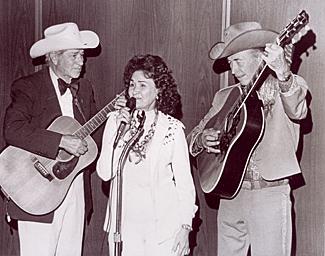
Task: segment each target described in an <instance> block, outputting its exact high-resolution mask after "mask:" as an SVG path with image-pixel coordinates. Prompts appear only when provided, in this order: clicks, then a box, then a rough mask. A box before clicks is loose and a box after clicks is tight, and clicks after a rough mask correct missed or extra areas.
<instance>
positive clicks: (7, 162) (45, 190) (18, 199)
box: [0, 91, 125, 215]
mask: <svg viewBox="0 0 325 256" xmlns="http://www.w3.org/2000/svg"><path fill="white" fill-rule="evenodd" d="M122 95H125V91H123V92H122V93H121V94H119V95H118V96H116V98H115V99H113V100H112V101H111V102H110V103H108V104H107V105H106V106H105V107H104V108H103V109H102V110H100V111H99V112H98V113H97V114H96V115H95V116H93V117H92V118H91V119H90V120H89V121H88V122H87V123H85V124H84V125H83V126H81V125H80V124H79V122H78V121H77V120H75V119H73V118H72V117H69V116H60V117H58V118H57V119H55V120H54V122H53V123H52V124H51V125H50V126H49V127H48V129H47V130H50V131H54V132H59V133H61V134H75V135H77V136H78V137H79V138H81V139H84V140H85V141H86V142H87V144H88V151H87V152H86V154H84V155H82V156H80V157H75V156H73V155H71V154H69V153H68V152H67V151H65V150H59V152H58V155H57V157H56V159H55V160H53V159H49V158H46V157H42V156H39V155H36V154H33V153H31V152H29V151H26V150H23V149H21V148H17V147H14V146H9V147H7V148H6V149H5V150H4V151H3V152H2V153H1V154H0V186H1V190H2V191H3V192H4V194H5V195H6V196H7V197H8V198H10V200H12V201H13V202H14V203H15V204H16V205H18V206H19V207H20V208H21V209H22V210H24V211H26V212H27V213H30V214H33V215H43V214H46V213H49V212H51V211H53V210H55V209H56V208H57V207H58V206H59V205H60V204H61V203H62V201H63V200H64V198H65V196H66V194H67V193H68V190H69V188H70V185H71V183H72V182H73V180H74V178H75V177H76V176H77V175H78V174H80V173H81V171H82V169H84V168H85V167H87V166H88V165H89V164H91V163H92V162H93V161H94V160H95V159H96V157H97V154H98V149H97V145H96V143H95V142H94V140H93V139H92V138H91V137H90V134H91V133H92V132H94V131H95V130H96V129H97V128H98V127H99V126H100V125H101V124H102V123H103V122H104V121H106V119H107V115H108V113H110V112H111V111H113V110H114V109H115V108H114V104H115V102H116V100H117V99H118V98H119V97H121V96H122Z"/></svg>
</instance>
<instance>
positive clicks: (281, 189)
mask: <svg viewBox="0 0 325 256" xmlns="http://www.w3.org/2000/svg"><path fill="white" fill-rule="evenodd" d="M276 37H277V33H275V32H273V31H270V30H264V29H262V28H261V26H260V24H259V23H257V22H243V23H238V24H235V25H231V26H230V27H228V28H227V29H225V31H224V38H225V40H224V41H225V42H219V43H216V44H215V45H214V46H213V47H212V49H211V50H210V57H211V58H212V59H213V60H214V65H213V69H214V71H215V72H216V73H221V72H223V71H225V70H227V69H230V70H231V72H232V74H233V75H234V77H235V79H237V80H238V82H239V83H237V84H235V85H232V86H229V87H227V88H224V89H221V90H219V91H218V92H217V93H216V95H215V97H214V99H213V102H212V107H211V108H210V110H209V112H208V113H207V114H206V115H205V117H204V118H203V119H202V120H201V121H200V123H199V124H198V125H197V126H196V127H195V128H194V129H193V130H192V131H191V132H190V133H189V135H188V141H189V150H190V153H191V154H192V155H193V156H194V157H196V156H197V157H198V163H200V162H199V161H200V160H199V159H200V155H201V157H202V156H204V155H206V156H207V157H210V156H211V155H212V156H213V159H217V157H219V155H222V156H224V157H225V159H224V160H221V161H222V163H225V161H226V159H231V161H232V165H231V166H232V169H236V168H235V167H236V166H242V167H244V168H242V170H241V172H242V174H241V176H240V177H239V178H241V179H239V181H240V182H239V185H238V188H237V190H236V191H235V193H234V194H232V195H231V196H229V197H227V196H223V197H221V200H220V204H219V211H218V256H229V255H232V256H234V255H247V252H248V250H249V248H250V251H251V255H252V256H256V255H263V256H265V255H274V256H276V255H291V254H290V253H291V241H292V238H291V236H292V223H291V222H292V220H291V201H290V185H289V181H288V177H290V176H292V175H294V174H297V173H300V172H301V170H300V168H299V164H298V161H297V158H296V154H295V153H296V150H297V145H298V140H299V124H297V122H295V121H294V120H301V119H304V118H305V117H306V115H307V108H308V107H307V103H306V99H305V97H306V93H307V84H306V82H305V80H304V79H303V78H301V77H299V76H297V75H295V74H292V73H291V71H290V56H289V55H288V54H287V53H289V52H290V49H291V47H285V48H284V49H283V48H282V47H281V46H279V45H277V44H275V43H272V42H275V39H276ZM263 63H264V67H267V66H268V68H270V70H272V71H271V72H270V73H269V75H268V76H266V79H264V81H263V79H262V84H261V85H260V87H254V86H253V83H252V82H256V81H257V76H256V74H261V73H263V72H260V70H261V69H260V67H261V66H262V67H263ZM267 74H268V73H267ZM254 89H255V94H254ZM233 92H236V94H232V95H237V94H238V95H239V96H238V97H237V99H241V100H244V99H245V96H247V97H250V98H251V97H253V99H254V95H255V100H254V101H255V102H256V104H257V105H256V106H257V111H259V112H260V114H258V116H260V120H259V122H260V123H259V124H258V125H259V126H260V127H259V129H256V130H257V134H256V135H254V136H255V138H256V141H255V142H253V143H252V142H250V144H248V142H249V141H250V139H251V137H252V136H253V135H252V134H250V133H249V132H247V133H246V131H247V130H248V131H250V129H252V128H254V127H248V126H247V127H245V125H243V126H240V125H239V124H238V127H240V128H243V130H241V131H238V130H237V131H236V133H237V134H236V136H239V137H237V141H239V140H240V139H238V138H241V136H246V137H244V138H243V140H242V141H241V142H240V143H239V145H240V148H239V149H238V150H237V149H236V150H235V148H236V147H238V145H237V144H238V143H237V141H236V138H234V137H233V139H234V140H233V141H232V142H231V143H229V148H226V149H225V148H224V146H225V144H223V143H224V141H227V137H226V136H225V135H229V136H233V135H231V134H229V133H227V131H228V130H227V131H224V130H223V129H224V126H220V128H216V127H217V126H213V125H210V126H209V125H208V126H207V127H206V124H207V123H208V121H209V120H210V119H211V118H212V117H219V116H220V115H222V114H224V113H225V112H226V111H228V110H232V109H234V108H231V107H226V106H227V104H226V103H227V102H229V101H230V100H232V99H231V97H229V98H228V96H230V93H233ZM237 92H239V93H237ZM232 97H233V96H232ZM246 102H248V100H247V101H246ZM258 104H261V105H260V106H261V108H258ZM246 105H247V104H246ZM224 106H225V108H223V107H224ZM237 106H238V105H237ZM249 107H250V106H248V105H247V106H246V109H248V108H249ZM222 112H223V113H222ZM241 112H242V113H243V112H245V108H244V107H242V109H241ZM233 113H235V112H233ZM246 113H248V114H247V116H249V115H250V114H252V113H253V112H252V111H248V110H247V111H246ZM254 113H257V112H254ZM228 117H230V115H226V118H228ZM240 118H241V119H242V120H245V118H243V115H240ZM257 119H258V118H257ZM216 120H218V118H217V119H216ZM232 121H235V122H236V120H235V119H234V120H232ZM248 121H249V118H248V117H247V119H246V120H245V122H247V123H246V124H248ZM211 122H213V120H211ZM214 122H217V121H214ZM252 124H253V122H252V123H250V124H249V125H252ZM208 127H209V128H208ZM229 127H232V124H229ZM229 127H228V128H229ZM234 127H236V124H235V125H234ZM238 127H237V128H238ZM238 129H239V128H238ZM244 129H245V130H244ZM246 129H247V130H246ZM252 130H254V129H252ZM242 131H244V132H242ZM255 132H256V131H255ZM228 142H229V141H228ZM236 143H237V144H236ZM226 144H227V143H226ZM226 146H227V145H226ZM246 146H247V147H248V146H250V148H249V149H246ZM230 148H231V149H230ZM228 149H229V151H227V150H228ZM226 152H228V153H229V155H225V154H226ZM232 152H236V155H233V156H231V154H232ZM241 153H245V154H246V156H247V158H246V159H245V161H246V162H244V163H245V164H242V163H241V162H240V161H241V160H240V159H241V158H240V157H241ZM205 159H209V158H205ZM219 159H222V158H219ZM201 166H202V165H201ZM198 168H200V165H199V167H198ZM213 168H215V169H214V170H216V169H217V167H215V166H213V167H212V169H213ZM229 170H230V169H229ZM229 170H228V169H226V168H224V169H219V171H220V172H221V174H220V176H219V178H220V179H221V177H222V178H223V179H225V178H224V177H225V175H228V173H225V172H228V171H229ZM199 171H200V169H199ZM231 171H232V170H231ZM236 171H237V170H236ZM230 177H231V178H227V179H226V181H227V182H228V183H227V182H226V183H225V187H226V188H229V187H230V184H231V182H232V181H234V176H230ZM211 182H213V181H211ZM219 182H221V181H220V180H219ZM222 182H224V180H222ZM216 183H217V182H216ZM214 185H215V184H214ZM217 185H218V186H219V184H217ZM215 188H220V187H217V186H216V187H215ZM219 191H220V190H219ZM210 192H214V191H212V190H211V191H210ZM219 193H220V192H219ZM227 193H228V192H227Z"/></svg>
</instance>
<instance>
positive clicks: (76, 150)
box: [59, 134, 88, 157]
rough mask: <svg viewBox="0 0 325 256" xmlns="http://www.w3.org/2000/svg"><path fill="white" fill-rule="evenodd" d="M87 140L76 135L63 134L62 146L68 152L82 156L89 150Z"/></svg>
mask: <svg viewBox="0 0 325 256" xmlns="http://www.w3.org/2000/svg"><path fill="white" fill-rule="evenodd" d="M87 146H88V145H87V142H86V141H85V140H82V139H80V138H79V137H78V136H76V135H67V134H65V135H62V138H61V141H60V145H59V147H60V148H63V149H64V150H65V151H67V152H68V153H70V154H72V155H74V156H76V157H80V156H81V155H84V154H85V153H86V152H87V151H88V147H87Z"/></svg>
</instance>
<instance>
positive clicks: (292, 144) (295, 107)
mask: <svg viewBox="0 0 325 256" xmlns="http://www.w3.org/2000/svg"><path fill="white" fill-rule="evenodd" d="M238 86H240V85H239V84H236V85H233V86H229V87H227V88H224V89H221V90H220V91H218V92H217V93H216V94H215V97H214V99H213V102H212V107H211V108H210V110H209V112H208V113H207V114H206V115H205V116H204V118H203V119H202V120H201V121H200V123H199V124H198V125H197V126H196V127H195V128H194V129H193V130H192V131H191V132H190V133H189V134H188V136H187V139H188V143H189V150H190V153H191V154H192V155H193V156H196V155H198V154H199V153H200V152H202V149H201V150H200V151H195V150H194V143H195V140H196V138H197V137H198V135H199V134H200V133H201V132H202V131H203V129H204V127H205V125H206V123H207V122H208V121H209V120H210V119H211V118H212V117H213V116H215V115H216V114H217V113H218V112H219V111H220V109H221V108H222V106H223V105H224V103H225V101H226V100H227V97H228V95H229V93H230V92H231V90H232V89H233V88H235V87H238ZM307 90H308V87H307V83H306V81H305V80H304V79H303V78H301V77H299V76H297V75H294V76H293V84H292V86H291V88H290V90H289V91H288V92H285V93H282V92H279V93H277V94H276V97H275V102H274V105H273V106H272V109H271V111H270V113H269V114H268V115H267V116H266V117H265V130H264V134H263V137H262V139H261V141H260V143H259V144H258V146H257V147H256V150H255V152H254V162H255V164H256V165H257V170H258V172H259V173H260V174H261V176H262V177H263V178H264V179H265V180H270V181H272V180H277V179H281V178H285V177H288V176H291V175H294V174H297V173H300V172H301V170H300V167H299V163H298V160H297V157H296V151H297V147H298V142H299V129H300V127H299V124H298V123H297V122H294V120H301V119H303V118H305V117H306V115H307V110H308V109H307V103H306V94H307Z"/></svg>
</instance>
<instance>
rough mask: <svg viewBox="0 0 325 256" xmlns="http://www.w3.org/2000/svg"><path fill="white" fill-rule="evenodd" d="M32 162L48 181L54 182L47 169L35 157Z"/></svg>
mask: <svg viewBox="0 0 325 256" xmlns="http://www.w3.org/2000/svg"><path fill="white" fill-rule="evenodd" d="M32 162H33V163H34V167H35V169H36V170H37V171H38V172H39V173H40V174H41V175H42V176H43V177H44V178H46V179H48V181H52V180H53V179H54V178H53V176H52V175H51V174H50V173H49V171H48V170H47V169H46V167H45V166H44V165H43V164H42V163H41V162H40V161H39V160H38V159H37V158H36V157H35V156H34V157H32Z"/></svg>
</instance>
